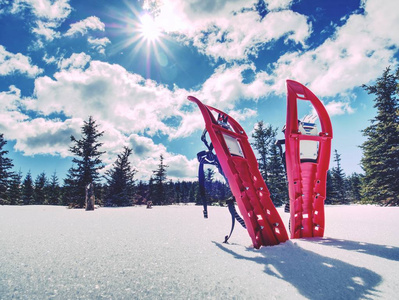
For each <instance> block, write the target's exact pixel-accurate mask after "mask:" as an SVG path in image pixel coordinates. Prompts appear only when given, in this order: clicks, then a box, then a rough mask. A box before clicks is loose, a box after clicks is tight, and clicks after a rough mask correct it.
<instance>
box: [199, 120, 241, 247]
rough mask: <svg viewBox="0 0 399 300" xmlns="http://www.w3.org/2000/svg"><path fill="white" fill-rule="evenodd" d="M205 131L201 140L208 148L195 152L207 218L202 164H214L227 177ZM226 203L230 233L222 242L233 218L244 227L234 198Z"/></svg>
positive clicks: (225, 241)
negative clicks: (227, 233)
mask: <svg viewBox="0 0 399 300" xmlns="http://www.w3.org/2000/svg"><path fill="white" fill-rule="evenodd" d="M219 118H220V116H219ZM221 119H222V120H223V121H227V117H225V118H223V117H222V118H221ZM206 133H207V130H206V129H205V130H204V132H203V133H202V136H201V140H202V141H203V142H204V144H205V146H206V147H207V148H208V150H204V151H201V152H199V153H198V154H197V159H198V161H199V168H198V183H199V191H200V196H201V199H202V206H203V208H204V210H203V214H204V218H208V204H207V200H206V193H205V172H204V165H205V164H209V165H213V166H216V167H217V168H218V171H219V173H220V174H221V175H222V176H223V177H224V179H225V180H226V182H227V179H226V177H225V176H224V173H223V170H222V167H221V165H220V163H219V160H218V158H217V156H216V155H215V154H214V153H213V145H212V143H211V144H208V142H207V140H206ZM226 204H227V206H228V208H229V212H230V214H231V218H232V224H231V230H230V234H229V235H226V236H225V240H224V243H227V241H228V239H229V238H230V236H231V234H232V233H233V230H234V224H235V220H237V221H238V222H239V223H240V224H241V225H242V226H243V227H244V228H246V226H245V222H244V220H243V219H242V218H241V217H240V216H239V214H238V213H237V211H236V209H235V205H234V198H233V197H232V198H230V199H229V200H227V201H226Z"/></svg>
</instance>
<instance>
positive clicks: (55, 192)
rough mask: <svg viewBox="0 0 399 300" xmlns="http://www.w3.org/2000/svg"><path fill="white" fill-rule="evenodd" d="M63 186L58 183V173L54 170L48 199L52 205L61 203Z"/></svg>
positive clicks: (48, 188)
mask: <svg viewBox="0 0 399 300" xmlns="http://www.w3.org/2000/svg"><path fill="white" fill-rule="evenodd" d="M60 195H61V188H60V185H59V183H58V176H57V173H56V172H54V173H53V175H52V176H51V178H50V182H49V184H48V186H47V201H48V204H50V205H58V204H61V203H60V202H61V199H60Z"/></svg>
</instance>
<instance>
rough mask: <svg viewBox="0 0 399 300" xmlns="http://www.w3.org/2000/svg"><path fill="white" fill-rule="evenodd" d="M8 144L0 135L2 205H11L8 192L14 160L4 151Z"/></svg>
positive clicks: (0, 194) (0, 192)
mask: <svg viewBox="0 0 399 300" xmlns="http://www.w3.org/2000/svg"><path fill="white" fill-rule="evenodd" d="M6 144H7V141H6V140H4V137H3V134H0V204H9V203H10V201H9V199H8V193H7V190H8V188H9V185H10V180H11V177H12V175H13V172H11V169H12V168H13V166H14V165H13V163H12V160H11V159H10V158H8V157H6V155H7V154H8V151H7V150H4V149H3V148H4V146H5V145H6Z"/></svg>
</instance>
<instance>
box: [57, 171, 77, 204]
mask: <svg viewBox="0 0 399 300" xmlns="http://www.w3.org/2000/svg"><path fill="white" fill-rule="evenodd" d="M74 173H75V172H74V170H73V168H70V169H69V170H68V173H67V174H66V177H65V178H64V185H63V187H62V188H61V205H67V206H69V207H71V208H72V207H75V206H76V207H78V205H79V204H78V203H80V201H81V198H82V195H81V194H80V192H81V190H80V189H79V185H78V182H77V179H76V176H75V174H74Z"/></svg>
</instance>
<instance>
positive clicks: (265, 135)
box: [252, 121, 277, 184]
mask: <svg viewBox="0 0 399 300" xmlns="http://www.w3.org/2000/svg"><path fill="white" fill-rule="evenodd" d="M276 135H277V129H273V127H272V126H271V125H268V126H264V124H263V121H259V122H258V123H257V124H256V126H255V130H254V133H253V134H252V137H253V138H254V142H253V143H252V146H253V147H254V148H255V149H256V150H257V151H258V154H259V155H258V164H259V171H260V173H261V175H262V177H263V179H264V180H265V182H266V184H268V172H269V168H268V165H269V164H268V152H269V149H270V146H271V145H272V144H274V142H275V138H276Z"/></svg>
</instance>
